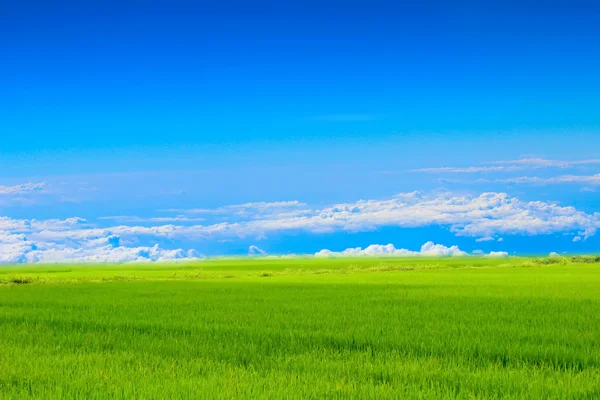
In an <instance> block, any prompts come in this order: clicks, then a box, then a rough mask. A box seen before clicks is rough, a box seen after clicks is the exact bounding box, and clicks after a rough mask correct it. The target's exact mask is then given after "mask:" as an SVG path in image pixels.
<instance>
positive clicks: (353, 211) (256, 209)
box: [0, 192, 600, 262]
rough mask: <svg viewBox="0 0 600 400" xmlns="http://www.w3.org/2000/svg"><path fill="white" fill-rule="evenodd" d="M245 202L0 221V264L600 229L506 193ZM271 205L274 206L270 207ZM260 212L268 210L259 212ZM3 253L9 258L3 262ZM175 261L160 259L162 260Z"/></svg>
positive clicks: (598, 220) (589, 219) (582, 217)
mask: <svg viewBox="0 0 600 400" xmlns="http://www.w3.org/2000/svg"><path fill="white" fill-rule="evenodd" d="M250 204H252V205H251V206H249V205H248V204H244V205H240V206H228V209H229V210H230V213H234V214H235V213H237V212H238V210H240V209H243V210H245V212H244V214H243V215H238V218H239V220H238V221H237V222H218V223H213V224H206V225H202V224H193V225H181V224H179V225H176V224H164V225H163V224H158V225H154V226H139V225H126V224H121V225H116V226H111V227H106V228H98V227H96V226H94V225H93V224H92V223H90V222H89V221H86V220H84V219H82V218H68V219H64V220H58V219H49V220H17V219H11V218H8V217H0V247H2V250H0V251H2V253H3V254H5V259H11V260H14V259H21V256H23V255H24V254H30V253H32V252H34V253H32V254H37V258H39V259H42V258H48V257H50V256H49V255H47V256H45V257H43V256H42V255H41V253H40V252H42V251H50V250H53V251H55V252H56V251H58V250H60V251H63V253H61V254H63V255H64V256H65V257H67V256H68V254H67V253H69V252H71V253H72V257H82V258H85V257H92V256H98V257H100V258H102V257H104V258H107V259H111V257H112V256H113V255H115V254H116V255H123V254H122V253H118V252H117V253H115V252H114V251H113V250H111V251H110V252H109V253H107V252H106V251H103V250H102V247H103V246H106V243H107V242H106V241H107V240H108V238H111V237H113V238H114V237H115V236H118V237H119V244H120V246H117V247H127V248H137V243H139V241H140V240H141V239H143V240H144V241H145V242H151V243H159V242H161V240H168V241H172V240H187V241H210V240H215V241H222V240H232V239H239V238H259V237H265V236H266V235H271V234H285V233H293V232H300V231H304V232H310V233H328V232H365V231H371V230H376V229H378V228H381V227H389V226H395V227H403V228H411V227H424V226H440V227H443V228H446V229H449V230H450V231H451V232H453V233H455V234H456V235H457V236H468V237H473V238H475V239H477V240H478V241H487V240H493V238H494V237H498V236H500V235H503V236H505V235H542V234H555V233H563V234H569V233H577V235H578V236H581V237H582V238H587V237H589V236H593V235H595V234H596V232H597V230H598V228H600V213H594V214H589V213H585V212H583V211H580V210H577V209H576V208H574V207H565V206H560V205H557V204H554V203H550V202H543V201H529V202H528V201H521V200H519V199H518V198H514V197H511V196H509V195H508V194H506V193H483V194H481V195H479V196H467V195H461V196H452V195H449V194H444V195H438V196H433V197H430V196H425V195H422V194H420V193H418V192H413V193H403V194H399V195H397V196H394V197H392V198H389V199H383V200H360V201H357V202H353V203H343V204H336V205H332V206H329V207H325V208H321V209H313V208H310V207H308V206H306V205H304V204H302V203H299V202H284V204H282V203H250ZM273 204H279V205H278V206H275V207H273ZM290 207H292V208H293V207H302V209H301V212H300V213H298V212H295V211H297V210H294V209H293V210H290ZM265 209H268V210H269V211H268V212H265V211H264V210H265ZM225 217H227V218H228V217H229V215H227V214H226V215H225ZM175 218H177V217H175ZM178 222H179V221H178ZM24 239H25V240H24ZM500 240H501V239H498V241H500ZM21 242H24V243H21ZM32 244H33V245H35V246H37V250H36V249H32V248H30V246H31V245H32ZM8 245H10V246H8ZM28 246H29V247H28ZM61 246H62V247H61ZM112 247H115V246H114V245H113V246H112ZM82 248H84V249H88V250H89V251H91V249H95V251H96V252H99V253H86V252H77V251H74V250H78V249H82ZM19 249H20V250H19ZM382 249H383V248H378V247H372V248H368V249H364V250H363V249H359V250H357V251H359V252H360V251H369V252H371V251H372V252H382V251H385V250H382ZM17 250H18V251H17ZM396 250H397V249H391V250H390V251H396ZM35 251H38V253H35ZM122 251H124V250H122ZM398 251H402V249H400V250H398ZM433 251H437V250H436V249H434V250H433ZM6 254H10V257H9V256H7V255H6ZM48 254H50V253H48ZM56 254H58V253H56ZM69 254H70V253H69ZM98 254H99V255H98ZM107 254H108V255H107ZM128 254H129V253H128ZM144 254H146V253H144ZM148 254H149V253H148ZM177 254H180V253H177ZM175 255H176V254H168V253H164V257H175ZM117 258H118V257H117ZM125 258H127V257H125ZM147 258H151V259H155V258H156V257H154V256H153V257H147ZM5 262H6V261H5Z"/></svg>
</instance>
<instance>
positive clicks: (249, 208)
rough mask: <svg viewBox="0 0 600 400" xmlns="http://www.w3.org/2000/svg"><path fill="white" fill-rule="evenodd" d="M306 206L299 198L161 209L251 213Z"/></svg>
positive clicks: (200, 212) (170, 210)
mask: <svg viewBox="0 0 600 400" xmlns="http://www.w3.org/2000/svg"><path fill="white" fill-rule="evenodd" d="M304 206H306V204H305V203H301V202H299V201H297V200H292V201H273V202H265V201H260V202H253V203H244V204H233V205H228V206H223V207H218V208H170V209H166V210H161V211H163V212H176V213H182V214H242V215H244V214H249V213H252V212H254V213H261V214H263V213H266V214H270V213H273V212H280V211H282V210H285V209H294V208H299V207H304Z"/></svg>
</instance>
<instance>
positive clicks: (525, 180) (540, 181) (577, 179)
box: [494, 174, 600, 185]
mask: <svg viewBox="0 0 600 400" xmlns="http://www.w3.org/2000/svg"><path fill="white" fill-rule="evenodd" d="M494 182H498V183H515V184H536V185H552V184H562V183H577V184H584V185H600V174H595V175H561V176H555V177H551V178H540V177H537V176H520V177H516V178H506V179H496V180H494Z"/></svg>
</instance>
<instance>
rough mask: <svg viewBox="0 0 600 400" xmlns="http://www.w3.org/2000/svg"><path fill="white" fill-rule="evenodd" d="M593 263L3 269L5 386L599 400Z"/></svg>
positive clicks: (0, 339)
mask: <svg viewBox="0 0 600 400" xmlns="http://www.w3.org/2000/svg"><path fill="white" fill-rule="evenodd" d="M598 261H600V260H596V259H594V258H592V257H586V258H573V259H571V258H568V259H567V258H554V259H549V258H531V259H521V258H511V259H508V260H506V259H503V260H492V259H484V258H474V257H473V258H463V259H447V260H440V259H368V258H362V259H331V260H319V259H308V258H307V259H291V260H285V259H279V260H266V259H248V260H216V261H204V262H199V263H195V264H167V265H120V266H117V265H105V266H77V265H66V266H36V267H26V268H25V267H3V268H0V398H42V399H53V398H85V399H94V398H103V399H104V398H123V399H125V398H141V399H142V398H143V399H153V398H156V399H158V398H248V399H260V398H265V399H287V398H290V399H294V398H344V399H345V398H373V399H385V398H389V399H398V398H415V399H421V398H426V399H427V398H429V399H444V398H445V399H455V398H464V399H474V398H491V399H500V398H523V399H563V398H564V399H597V398H600V330H599V329H598V327H600V290H599V288H600V263H599V262H598Z"/></svg>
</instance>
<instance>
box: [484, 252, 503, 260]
mask: <svg viewBox="0 0 600 400" xmlns="http://www.w3.org/2000/svg"><path fill="white" fill-rule="evenodd" d="M484 257H490V258H506V257H508V253H507V252H506V251H492V252H490V253H489V254H485V255H484Z"/></svg>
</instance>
